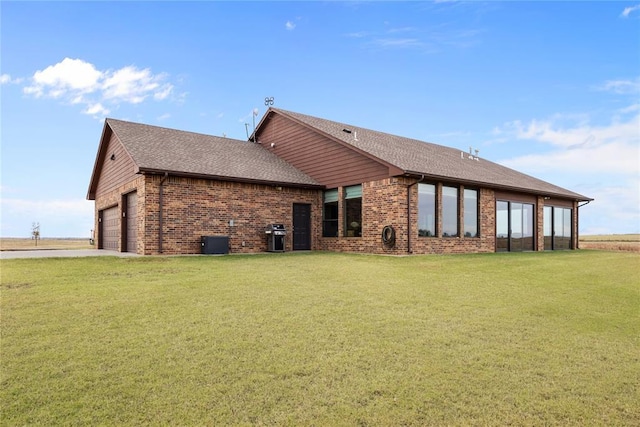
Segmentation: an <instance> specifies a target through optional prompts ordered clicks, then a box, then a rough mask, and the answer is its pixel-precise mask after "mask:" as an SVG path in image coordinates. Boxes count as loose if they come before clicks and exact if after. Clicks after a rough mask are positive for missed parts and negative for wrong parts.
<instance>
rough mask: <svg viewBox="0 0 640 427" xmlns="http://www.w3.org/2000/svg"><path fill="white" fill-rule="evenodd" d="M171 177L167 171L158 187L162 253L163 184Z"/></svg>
mask: <svg viewBox="0 0 640 427" xmlns="http://www.w3.org/2000/svg"><path fill="white" fill-rule="evenodd" d="M168 177H169V172H165V173H164V176H163V177H162V179H161V180H160V185H159V187H158V205H159V206H158V252H159V253H162V241H163V240H164V239H163V235H162V211H163V209H162V208H163V194H164V191H163V185H164V182H165V181H166V180H167V178H168Z"/></svg>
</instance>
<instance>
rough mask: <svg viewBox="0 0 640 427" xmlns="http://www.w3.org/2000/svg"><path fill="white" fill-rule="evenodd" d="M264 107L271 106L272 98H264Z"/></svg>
mask: <svg viewBox="0 0 640 427" xmlns="http://www.w3.org/2000/svg"><path fill="white" fill-rule="evenodd" d="M264 105H265V106H267V107H270V106H272V105H273V96H267V97H266V98H264Z"/></svg>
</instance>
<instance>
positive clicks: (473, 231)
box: [464, 188, 480, 237]
mask: <svg viewBox="0 0 640 427" xmlns="http://www.w3.org/2000/svg"><path fill="white" fill-rule="evenodd" d="M464 237H480V234H479V233H478V190H469V189H467V188H465V189H464Z"/></svg>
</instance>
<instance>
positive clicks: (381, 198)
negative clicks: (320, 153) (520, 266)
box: [318, 177, 495, 255]
mask: <svg viewBox="0 0 640 427" xmlns="http://www.w3.org/2000/svg"><path fill="white" fill-rule="evenodd" d="M414 184H415V180H413V179H409V178H402V177H394V178H388V179H383V180H379V181H372V182H367V183H364V184H363V186H362V212H363V214H362V227H363V230H362V231H363V233H362V237H347V236H345V235H344V217H343V215H344V209H343V206H344V198H343V193H342V188H340V189H339V190H340V191H339V201H338V204H339V206H340V208H339V215H338V224H339V233H338V237H324V238H320V242H319V245H318V247H319V248H320V249H322V250H328V251H337V252H362V253H375V254H390V255H406V254H409V253H414V254H441V253H469V252H494V251H495V196H494V193H493V191H492V190H489V189H480V191H479V194H478V197H479V198H480V201H479V205H480V210H479V223H480V237H476V238H470V237H469V238H465V237H448V238H441V237H419V236H418V226H417V225H418V186H417V185H414ZM438 187H440V186H438ZM438 191H439V193H438V194H440V193H441V190H438ZM408 192H410V196H409V197H408ZM460 194H463V187H460ZM409 198H410V203H411V208H410V216H411V221H410V225H409V224H408V221H407V203H408V201H409ZM463 214H464V212H463V210H462V209H459V217H460V219H459V222H460V229H461V230H462V228H463V220H462V218H463ZM387 225H390V226H392V227H393V228H394V230H395V233H396V240H395V245H394V246H393V247H390V246H387V245H384V244H383V242H382V230H383V228H384V227H385V226H387ZM439 229H441V226H439ZM409 233H411V236H410V237H409Z"/></svg>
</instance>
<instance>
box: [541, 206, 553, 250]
mask: <svg viewBox="0 0 640 427" xmlns="http://www.w3.org/2000/svg"><path fill="white" fill-rule="evenodd" d="M543 215H544V218H543V221H542V224H543V228H544V250H545V251H550V250H553V208H552V207H551V206H545V207H544V212H543Z"/></svg>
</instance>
